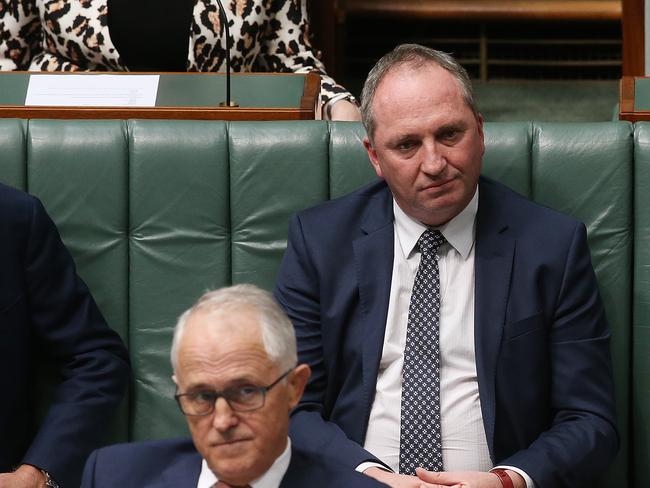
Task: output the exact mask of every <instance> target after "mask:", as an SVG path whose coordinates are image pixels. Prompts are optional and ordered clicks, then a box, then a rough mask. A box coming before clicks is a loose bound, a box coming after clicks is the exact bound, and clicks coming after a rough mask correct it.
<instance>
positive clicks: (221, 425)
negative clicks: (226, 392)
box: [212, 397, 239, 432]
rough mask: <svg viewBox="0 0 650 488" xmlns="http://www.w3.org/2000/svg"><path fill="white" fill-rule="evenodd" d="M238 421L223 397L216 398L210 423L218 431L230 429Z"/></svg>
mask: <svg viewBox="0 0 650 488" xmlns="http://www.w3.org/2000/svg"><path fill="white" fill-rule="evenodd" d="M238 422H239V418H238V417H237V414H236V413H235V412H234V411H233V409H232V408H230V405H228V402H227V401H226V400H225V398H222V397H219V398H217V400H216V402H215V404H214V412H213V413H212V425H213V427H214V428H215V429H216V430H217V431H219V432H226V431H227V430H229V429H232V428H233V427H235V426H236V425H237V423H238Z"/></svg>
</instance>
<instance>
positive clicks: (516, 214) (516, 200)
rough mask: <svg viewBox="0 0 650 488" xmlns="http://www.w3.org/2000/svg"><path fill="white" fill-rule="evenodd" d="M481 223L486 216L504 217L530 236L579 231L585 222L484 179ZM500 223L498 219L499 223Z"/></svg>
mask: <svg viewBox="0 0 650 488" xmlns="http://www.w3.org/2000/svg"><path fill="white" fill-rule="evenodd" d="M478 212H479V213H478V215H479V219H480V217H481V216H482V215H489V216H491V218H492V219H494V217H495V216H496V217H504V218H507V219H508V223H509V224H512V223H515V224H516V225H517V226H521V227H523V228H525V230H526V232H533V233H537V232H540V231H542V232H545V231H547V230H548V228H549V227H547V226H552V227H553V228H555V229H556V231H557V230H560V229H566V230H569V229H575V227H576V226H577V225H580V224H581V222H580V221H579V220H577V219H575V218H574V217H571V216H569V215H566V214H563V213H562V212H559V211H558V210H555V209H553V208H550V207H547V206H544V205H542V204H540V203H537V202H534V201H532V200H530V199H528V198H527V197H525V196H523V195H521V194H519V193H517V192H516V191H514V190H512V189H510V188H509V187H507V186H505V185H503V184H502V183H499V182H496V181H494V180H491V179H489V178H485V177H481V179H480V184H479V210H478ZM497 220H498V219H497Z"/></svg>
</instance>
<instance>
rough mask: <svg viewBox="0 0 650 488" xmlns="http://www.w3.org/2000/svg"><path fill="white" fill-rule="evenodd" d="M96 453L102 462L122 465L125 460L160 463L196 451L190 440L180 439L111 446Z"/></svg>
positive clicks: (187, 438) (129, 461) (186, 438)
mask: <svg viewBox="0 0 650 488" xmlns="http://www.w3.org/2000/svg"><path fill="white" fill-rule="evenodd" d="M97 453H98V455H99V456H100V457H101V458H102V461H103V462H112V463H113V462H114V463H115V464H116V465H123V464H124V462H125V460H128V461H127V463H137V462H138V460H139V459H140V458H146V459H157V460H158V461H159V462H160V463H162V460H163V459H166V458H168V457H175V456H178V455H182V454H192V453H196V449H195V447H194V444H193V443H192V439H190V438H189V437H181V438H176V439H163V440H152V441H141V442H125V443H122V444H113V445H112V446H107V447H102V448H101V449H98V450H97Z"/></svg>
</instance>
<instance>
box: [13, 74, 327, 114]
mask: <svg viewBox="0 0 650 488" xmlns="http://www.w3.org/2000/svg"><path fill="white" fill-rule="evenodd" d="M7 74H23V75H25V74H29V75H32V74H57V75H58V74H69V75H72V74H88V75H93V74H97V75H101V74H104V75H105V74H116V75H133V74H156V75H196V74H205V75H210V74H216V73H194V72H191V73H167V72H156V73H148V72H116V73H113V72H106V71H101V72H86V71H84V72H58V71H56V72H49V71H48V72H45V71H29V72H28V71H8V72H5V73H3V76H4V75H7ZM219 74H221V75H223V73H219ZM272 74H273V73H232V75H233V77H235V76H237V75H247V76H249V75H255V76H269V75H272ZM276 74H277V75H278V76H304V79H305V84H304V87H303V94H302V97H301V99H300V108H294V107H269V108H259V107H233V108H228V107H218V106H214V107H49V106H47V107H39V106H23V105H16V106H8V105H5V106H3V105H0V118H19V119H36V118H38V119H178V120H314V118H315V114H316V105H315V103H316V101H317V100H318V94H319V92H320V76H319V75H318V74H316V73H307V75H306V76H305V75H303V74H300V73H282V74H278V73H276Z"/></svg>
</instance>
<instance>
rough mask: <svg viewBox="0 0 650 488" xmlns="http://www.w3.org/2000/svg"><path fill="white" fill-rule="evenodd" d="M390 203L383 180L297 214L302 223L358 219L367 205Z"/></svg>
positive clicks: (388, 192) (387, 189)
mask: <svg viewBox="0 0 650 488" xmlns="http://www.w3.org/2000/svg"><path fill="white" fill-rule="evenodd" d="M387 201H388V202H392V194H391V192H390V189H389V188H388V186H387V185H386V182H385V181H383V180H379V181H374V182H372V183H370V184H368V185H365V186H362V187H361V188H359V189H358V190H355V191H353V192H352V193H348V194H347V195H344V196H342V197H339V198H335V199H333V200H328V201H326V202H323V203H320V204H318V205H316V206H314V207H311V208H308V209H306V210H302V211H300V212H298V216H299V218H300V219H301V220H303V221H316V222H318V221H320V222H321V224H322V219H330V220H329V221H331V219H341V220H342V219H360V218H362V217H363V213H364V209H365V208H366V207H367V206H368V205H373V204H379V205H382V203H385V202H387Z"/></svg>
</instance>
